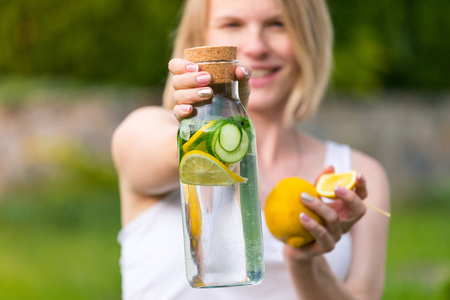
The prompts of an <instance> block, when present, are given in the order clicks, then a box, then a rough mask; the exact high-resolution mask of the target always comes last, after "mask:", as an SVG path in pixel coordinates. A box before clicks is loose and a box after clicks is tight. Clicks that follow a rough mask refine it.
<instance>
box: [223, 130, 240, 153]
mask: <svg viewBox="0 0 450 300" xmlns="http://www.w3.org/2000/svg"><path fill="white" fill-rule="evenodd" d="M219 143H220V146H221V147H222V148H223V150H225V151H228V152H230V151H234V150H236V148H237V147H238V146H239V144H240V143H241V130H240V129H239V127H237V126H236V125H234V124H225V125H223V126H222V127H221V128H220V134H219Z"/></svg>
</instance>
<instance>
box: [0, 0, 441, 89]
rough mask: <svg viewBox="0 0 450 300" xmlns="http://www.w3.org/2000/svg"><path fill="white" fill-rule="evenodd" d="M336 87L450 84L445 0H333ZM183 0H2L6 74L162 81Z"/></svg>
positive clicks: (0, 61) (0, 66)
mask: <svg viewBox="0 0 450 300" xmlns="http://www.w3.org/2000/svg"><path fill="white" fill-rule="evenodd" d="M328 2H329V6H330V10H331V13H332V17H333V21H334V25H335V36H336V42H335V72H334V75H333V87H334V89H337V90H348V91H369V92H371V91H379V90H383V89H415V90H433V89H446V88H448V85H449V80H448V75H447V66H446V64H448V61H449V60H450V39H449V38H448V34H449V33H450V18H448V15H449V14H450V4H449V3H450V2H449V1H447V0H426V1H423V0H390V1H388V0H379V1H368V0H345V1H344V0H341V1H328ZM181 6H182V0H170V1H164V0H151V1H148V0H145V1H144V0H128V1H127V0H111V1H106V0H78V1H75V0H68V1H56V0H40V1H34V0H14V1H5V0H3V1H0V25H1V27H0V45H2V47H1V49H0V76H6V75H8V76H11V75H12V76H27V77H30V76H42V75H45V76H50V77H64V78H70V79H77V80H81V81H85V82H92V81H95V82H106V83H111V82H112V83H120V84H131V85H138V86H139V85H140V86H159V85H162V83H163V82H164V78H165V75H166V74H167V61H168V59H169V56H170V48H171V39H170V38H169V37H170V35H171V33H172V32H173V31H174V30H175V28H176V24H177V22H178V16H179V11H180V8H181Z"/></svg>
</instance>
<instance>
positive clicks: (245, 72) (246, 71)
mask: <svg viewBox="0 0 450 300" xmlns="http://www.w3.org/2000/svg"><path fill="white" fill-rule="evenodd" d="M240 69H241V71H242V73H244V75H245V76H248V74H249V73H248V70H247V68H245V67H240Z"/></svg>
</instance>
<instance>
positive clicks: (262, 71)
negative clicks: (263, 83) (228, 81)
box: [252, 68, 278, 78]
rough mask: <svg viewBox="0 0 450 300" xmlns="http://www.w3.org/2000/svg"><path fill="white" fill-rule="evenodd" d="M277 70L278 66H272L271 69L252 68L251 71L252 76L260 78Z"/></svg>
mask: <svg viewBox="0 0 450 300" xmlns="http://www.w3.org/2000/svg"><path fill="white" fill-rule="evenodd" d="M277 70H278V68H272V69H254V70H253V72H252V78H262V77H266V76H269V75H271V74H273V73H275V72H276V71H277Z"/></svg>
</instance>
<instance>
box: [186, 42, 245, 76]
mask: <svg viewBox="0 0 450 300" xmlns="http://www.w3.org/2000/svg"><path fill="white" fill-rule="evenodd" d="M236 52H237V48H236V47H232V46H215V47H209V46H207V47H196V48H189V49H185V50H184V56H185V58H186V60H188V61H191V62H195V63H197V64H198V66H199V71H206V72H208V73H209V74H211V79H212V82H211V84H215V83H227V82H232V81H235V80H236V73H235V70H236V66H237V61H236Z"/></svg>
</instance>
